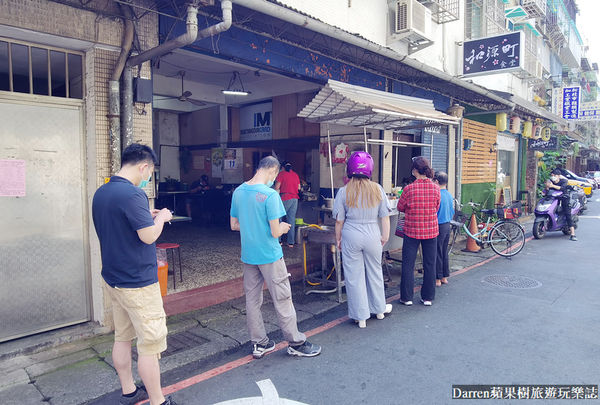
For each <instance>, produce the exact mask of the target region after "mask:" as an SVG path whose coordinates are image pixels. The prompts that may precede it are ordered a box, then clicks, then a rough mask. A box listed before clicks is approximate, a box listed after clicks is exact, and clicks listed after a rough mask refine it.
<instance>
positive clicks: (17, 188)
mask: <svg viewBox="0 0 600 405" xmlns="http://www.w3.org/2000/svg"><path fill="white" fill-rule="evenodd" d="M0 197H25V161H24V160H17V159H0Z"/></svg>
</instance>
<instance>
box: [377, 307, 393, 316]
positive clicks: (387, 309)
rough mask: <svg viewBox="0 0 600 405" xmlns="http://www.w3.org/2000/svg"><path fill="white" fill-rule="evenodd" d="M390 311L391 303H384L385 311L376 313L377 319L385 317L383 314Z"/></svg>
mask: <svg viewBox="0 0 600 405" xmlns="http://www.w3.org/2000/svg"><path fill="white" fill-rule="evenodd" d="M390 312H392V304H385V311H383V313H381V314H377V319H383V318H385V314H389V313H390Z"/></svg>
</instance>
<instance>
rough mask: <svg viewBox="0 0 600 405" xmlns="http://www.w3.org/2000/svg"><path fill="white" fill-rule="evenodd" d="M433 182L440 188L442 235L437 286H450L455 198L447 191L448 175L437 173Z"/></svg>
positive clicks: (437, 266)
mask: <svg viewBox="0 0 600 405" xmlns="http://www.w3.org/2000/svg"><path fill="white" fill-rule="evenodd" d="M433 181H434V182H435V183H436V184H437V185H438V186H439V187H440V197H441V198H440V208H439V209H438V226H439V228H440V234H439V236H438V238H437V261H436V274H437V275H436V280H435V285H436V286H438V287H439V286H441V285H442V284H448V277H450V264H449V263H448V242H449V241H450V221H451V220H452V218H453V217H454V198H453V197H452V194H450V192H449V191H448V190H447V189H446V187H447V186H448V175H447V174H446V173H445V172H440V171H438V172H435V175H434V177H433Z"/></svg>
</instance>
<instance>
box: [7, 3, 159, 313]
mask: <svg viewBox="0 0 600 405" xmlns="http://www.w3.org/2000/svg"><path fill="white" fill-rule="evenodd" d="M63 1H64V2H67V3H69V2H70V3H71V4H72V6H69V5H65V4H59V3H56V2H52V1H48V0H0V26H5V27H9V28H11V27H15V28H20V29H22V30H24V31H16V30H11V29H8V30H5V31H7V32H19V33H22V34H23V36H22V37H15V38H14V39H19V40H29V41H31V38H32V37H33V38H39V40H40V41H41V42H43V43H44V44H46V45H54V46H59V47H64V46H65V45H64V44H69V43H70V41H69V40H71V39H75V40H80V41H87V42H88V43H90V44H91V45H90V46H89V49H86V50H85V67H86V72H85V75H86V77H85V83H86V92H85V121H86V122H85V126H84V128H85V138H86V145H87V156H86V161H87V180H88V187H87V192H88V201H89V202H91V198H92V196H93V193H94V192H95V190H96V189H97V188H98V187H99V186H100V185H102V184H103V183H104V178H105V176H109V175H110V148H109V126H108V118H107V114H108V80H109V79H110V77H111V75H112V71H113V69H114V65H115V62H116V61H117V58H118V56H119V48H120V46H121V40H122V34H123V22H122V20H121V19H119V18H116V17H115V16H114V15H116V14H118V13H119V12H120V11H119V9H118V7H117V6H116V3H115V2H113V1H112V0H94V1H91V2H80V1H79V0H63ZM134 1H136V2H137V3H140V4H143V5H145V6H146V7H148V6H152V2H151V1H146V0H134ZM83 4H86V5H87V6H95V7H98V8H99V10H100V12H98V13H96V12H93V11H86V10H82V9H81V7H82V6H83ZM136 13H137V14H138V15H141V12H140V11H139V9H138V10H136ZM111 15H113V16H111ZM135 27H136V36H137V39H138V41H139V46H140V48H141V50H142V51H143V50H147V49H149V48H152V47H154V46H156V45H158V18H157V16H156V14H153V13H147V14H145V15H144V17H143V18H141V19H140V20H139V21H136V23H135ZM15 35H20V34H15ZM138 41H136V42H135V43H138ZM54 42H56V44H54ZM71 42H72V41H71ZM79 44H81V42H79ZM134 77H137V69H134ZM140 77H143V78H148V79H149V78H151V69H150V64H149V63H148V62H146V63H144V64H143V66H142V69H141V72H140ZM142 111H145V114H144V113H142ZM133 125H134V140H135V141H136V142H141V143H144V144H148V145H152V106H151V105H146V106H144V105H143V104H140V105H136V108H134V119H133ZM150 197H153V195H150ZM87 222H88V224H89V225H90V226H89V229H88V235H89V240H90V245H89V252H90V254H89V256H90V263H91V272H90V276H89V277H90V281H91V283H90V284H91V302H92V312H93V313H92V319H93V320H96V321H99V322H100V323H101V324H103V325H110V323H111V316H110V311H109V309H110V308H109V305H108V303H107V302H106V300H105V298H104V296H103V293H102V285H103V281H102V278H101V277H100V267H101V261H100V250H99V245H98V242H97V239H96V236H95V231H94V228H93V224H92V221H91V218H89V217H88V221H87Z"/></svg>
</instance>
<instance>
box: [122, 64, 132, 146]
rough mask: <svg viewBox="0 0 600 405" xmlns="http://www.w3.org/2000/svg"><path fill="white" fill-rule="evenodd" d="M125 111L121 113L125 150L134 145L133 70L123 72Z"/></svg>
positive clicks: (127, 68)
mask: <svg viewBox="0 0 600 405" xmlns="http://www.w3.org/2000/svg"><path fill="white" fill-rule="evenodd" d="M122 102H123V109H122V111H121V143H122V144H123V149H125V148H126V147H128V146H129V145H131V144H132V143H133V68H132V67H131V66H125V70H124V71H123V95H122Z"/></svg>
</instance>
